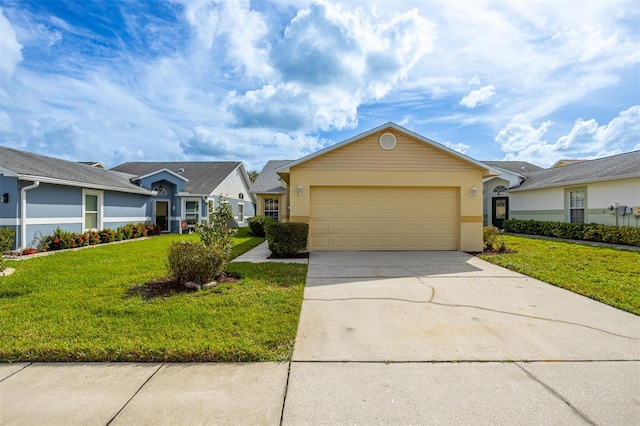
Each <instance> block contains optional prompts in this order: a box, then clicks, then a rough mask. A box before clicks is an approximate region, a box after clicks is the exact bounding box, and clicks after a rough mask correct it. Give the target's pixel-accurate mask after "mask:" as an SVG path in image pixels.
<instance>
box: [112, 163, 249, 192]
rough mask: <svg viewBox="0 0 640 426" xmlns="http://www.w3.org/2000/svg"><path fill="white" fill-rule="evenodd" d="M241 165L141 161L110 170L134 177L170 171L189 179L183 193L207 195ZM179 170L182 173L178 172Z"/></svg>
mask: <svg viewBox="0 0 640 426" xmlns="http://www.w3.org/2000/svg"><path fill="white" fill-rule="evenodd" d="M241 164H242V163H240V162H239V161H182V162H180V161H161V162H153V161H141V162H129V163H123V164H120V165H119V166H116V167H114V168H112V169H111V170H115V171H118V172H124V173H129V174H132V175H136V176H144V175H147V174H149V173H153V172H157V171H160V170H162V169H167V170H171V171H172V172H174V173H178V174H180V175H181V176H183V177H185V178H186V179H189V181H188V182H187V183H186V186H185V192H188V193H190V194H198V195H209V194H211V193H212V192H213V191H215V189H216V188H217V187H218V185H220V184H221V183H222V181H223V180H225V179H226V178H227V176H229V175H230V174H231V173H232V172H233V171H234V170H235V169H237V168H238V167H239V166H240V165H241ZM180 169H184V171H183V172H179V170H180Z"/></svg>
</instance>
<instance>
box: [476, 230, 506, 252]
mask: <svg viewBox="0 0 640 426" xmlns="http://www.w3.org/2000/svg"><path fill="white" fill-rule="evenodd" d="M482 240H483V248H484V249H485V250H495V251H499V252H501V253H504V252H505V251H507V242H506V241H505V239H504V238H503V237H502V235H500V230H499V229H498V228H496V227H495V226H493V225H489V226H485V227H484V228H482Z"/></svg>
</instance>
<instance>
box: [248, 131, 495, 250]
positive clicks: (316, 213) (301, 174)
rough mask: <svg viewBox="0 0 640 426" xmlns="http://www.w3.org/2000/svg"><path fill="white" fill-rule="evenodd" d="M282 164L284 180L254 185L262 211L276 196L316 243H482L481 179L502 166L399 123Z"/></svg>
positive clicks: (434, 246) (422, 246)
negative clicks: (492, 163)
mask: <svg viewBox="0 0 640 426" xmlns="http://www.w3.org/2000/svg"><path fill="white" fill-rule="evenodd" d="M272 163H273V164H272ZM283 163H284V164H282V165H280V166H279V167H277V165H276V164H275V162H270V163H268V164H267V166H265V169H266V168H268V167H275V173H276V174H277V175H278V176H279V178H280V182H279V186H274V185H275V183H274V182H271V185H266V186H265V187H262V186H261V183H260V182H259V181H258V180H256V183H257V184H259V185H258V186H257V187H255V186H254V187H252V190H251V192H252V193H254V194H255V195H256V196H257V198H258V202H257V214H266V213H267V212H273V211H274V207H273V204H272V203H273V200H274V199H277V200H278V210H277V211H278V214H279V216H278V219H279V220H289V221H294V222H306V223H309V250H462V251H481V250H482V224H483V214H482V213H483V210H482V208H483V207H482V181H483V178H486V177H490V176H495V175H498V174H499V172H498V171H497V170H494V169H493V168H491V167H489V166H487V165H486V164H483V163H481V162H479V161H476V160H474V159H472V158H470V157H467V156H465V155H463V154H460V153H458V152H455V151H453V150H451V149H449V148H447V147H445V146H443V145H440V144H438V143H436V142H433V141H431V140H429V139H426V138H424V137H422V136H420V135H418V134H415V133H413V132H411V131H409V130H407V129H404V128H403V127H400V126H398V125H397V124H394V123H387V124H385V125H383V126H380V127H377V128H375V129H372V130H370V131H368V132H365V133H363V134H361V135H358V136H356V137H353V138H351V139H348V140H346V141H344V142H341V143H338V144H336V145H333V146H330V147H328V148H326V149H324V150H321V151H318V152H316V153H314V154H311V155H309V156H307V157H304V158H301V159H299V160H295V161H292V162H283ZM265 171H266V170H263V173H261V175H262V174H265V175H268V174H269V173H265ZM271 175H272V176H273V173H271ZM272 179H273V178H272ZM267 186H272V187H273V188H267ZM267 200H269V201H267Z"/></svg>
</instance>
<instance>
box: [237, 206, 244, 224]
mask: <svg viewBox="0 0 640 426" xmlns="http://www.w3.org/2000/svg"><path fill="white" fill-rule="evenodd" d="M238 222H240V223H242V222H244V204H238Z"/></svg>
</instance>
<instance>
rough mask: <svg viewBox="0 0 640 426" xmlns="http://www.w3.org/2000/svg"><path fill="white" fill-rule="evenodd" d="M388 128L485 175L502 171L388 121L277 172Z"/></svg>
mask: <svg viewBox="0 0 640 426" xmlns="http://www.w3.org/2000/svg"><path fill="white" fill-rule="evenodd" d="M386 129H394V130H396V131H398V132H402V133H404V134H407V135H409V136H411V137H413V138H415V139H417V140H419V141H420V142H422V143H424V144H425V145H429V146H431V147H433V148H435V149H437V150H440V151H443V152H446V153H448V154H450V155H452V156H454V157H456V158H458V159H460V160H462V161H464V162H466V163H468V164H471V165H473V166H475V167H477V168H479V169H482V170H484V172H483V175H484V176H483V177H489V176H498V175H499V174H500V172H499V171H498V170H495V169H493V168H492V167H490V166H488V165H487V164H483V163H481V162H480V161H478V160H474V159H473V158H471V157H468V156H466V155H464V154H461V153H459V152H458V151H454V150H453V149H451V148H447V147H446V146H444V145H442V144H439V143H438V142H434V141H432V140H431V139H427V138H425V137H424V136H421V135H419V134H417V133H414V132H412V131H411V130H408V129H405V128H404V127H402V126H399V125H397V124H396V123H392V122H388V123H386V124H383V125H382V126H378V127H376V128H374V129H371V130H369V131H366V132H364V133H361V134H359V135H357V136H354V137H352V138H349V139H347V140H345V141H342V142H340V143H337V144H335V145H331V146H329V147H327V148H325V149H322V150H320V151H317V152H314V153H313V154H310V155H307V156H306V157H303V158H300V159H299V160H296V161H292V162H291V163H289V164H286V165H284V166H282V167H280V168H279V169H278V170H276V172H277V173H284V174H287V173H289V171H290V168H291V167H294V166H297V165H298V164H302V163H305V162H307V161H309V160H312V159H314V158H316V157H319V156H321V155H324V154H326V153H328V152H331V151H333V150H336V149H338V148H341V147H343V146H345V145H348V144H350V143H352V142H355V141H357V140H360V139H363V138H366V137H367V136H370V135H373V134H375V133H378V132H381V131H383V130H386Z"/></svg>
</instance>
